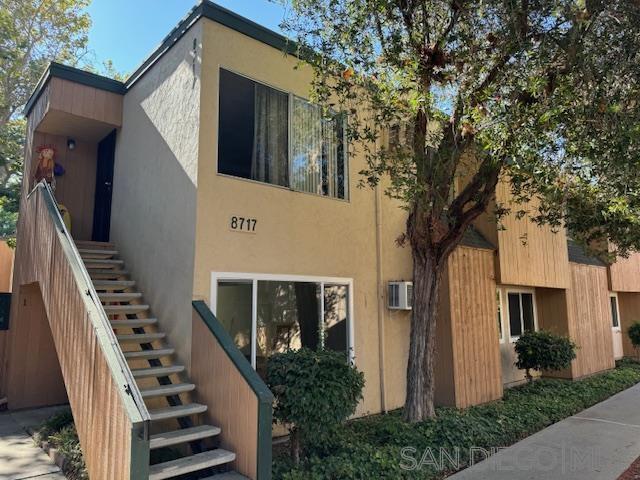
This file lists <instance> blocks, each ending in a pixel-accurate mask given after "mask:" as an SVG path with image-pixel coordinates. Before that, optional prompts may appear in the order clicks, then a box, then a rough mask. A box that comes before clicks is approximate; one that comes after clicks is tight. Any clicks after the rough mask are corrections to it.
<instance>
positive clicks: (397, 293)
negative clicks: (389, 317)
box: [387, 282, 413, 310]
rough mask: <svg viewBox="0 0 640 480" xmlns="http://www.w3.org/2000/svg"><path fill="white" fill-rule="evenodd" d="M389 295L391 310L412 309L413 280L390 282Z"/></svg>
mask: <svg viewBox="0 0 640 480" xmlns="http://www.w3.org/2000/svg"><path fill="white" fill-rule="evenodd" d="M387 297H388V298H387V300H388V305H389V308H390V309H391V310H411V305H412V304H413V282H389V290H388V294H387Z"/></svg>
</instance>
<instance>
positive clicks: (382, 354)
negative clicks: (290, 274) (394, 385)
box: [374, 185, 387, 413]
mask: <svg viewBox="0 0 640 480" xmlns="http://www.w3.org/2000/svg"><path fill="white" fill-rule="evenodd" d="M374 194H375V197H376V200H375V214H376V286H377V289H378V358H379V366H380V408H381V410H382V412H383V413H387V391H386V381H385V378H386V376H385V365H386V349H385V341H384V339H385V335H384V334H385V325H384V319H385V318H384V317H385V311H386V310H385V303H384V285H383V275H382V202H381V195H382V194H381V192H380V186H379V185H376V186H375V187H374Z"/></svg>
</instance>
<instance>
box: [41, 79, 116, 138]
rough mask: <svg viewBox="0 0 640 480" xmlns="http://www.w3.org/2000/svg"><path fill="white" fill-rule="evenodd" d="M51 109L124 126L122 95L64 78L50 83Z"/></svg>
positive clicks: (114, 125)
mask: <svg viewBox="0 0 640 480" xmlns="http://www.w3.org/2000/svg"><path fill="white" fill-rule="evenodd" d="M47 88H49V89H50V91H51V94H50V100H49V108H50V109H51V110H57V111H60V112H67V113H71V114H72V115H76V116H79V117H83V118H86V119H90V120H96V121H98V122H102V123H107V124H109V125H113V127H114V128H117V127H120V126H122V95H119V94H117V93H112V92H107V91H104V90H100V89H97V88H94V87H89V86H87V85H81V84H79V83H74V82H72V81H69V80H64V79H62V78H56V77H54V78H52V79H51V80H50V81H49V86H48V87H47Z"/></svg>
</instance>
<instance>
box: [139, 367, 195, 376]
mask: <svg viewBox="0 0 640 480" xmlns="http://www.w3.org/2000/svg"><path fill="white" fill-rule="evenodd" d="M182 372H184V365H171V366H168V367H149V368H134V369H133V370H131V373H132V374H133V378H150V377H168V376H169V375H174V374H176V373H182Z"/></svg>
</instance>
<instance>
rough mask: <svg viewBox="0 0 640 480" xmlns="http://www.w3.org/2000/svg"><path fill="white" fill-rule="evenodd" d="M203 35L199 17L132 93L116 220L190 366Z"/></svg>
mask: <svg viewBox="0 0 640 480" xmlns="http://www.w3.org/2000/svg"><path fill="white" fill-rule="evenodd" d="M201 40H202V22H198V23H197V24H196V25H194V26H193V27H191V29H190V30H189V32H188V33H187V34H186V35H184V36H183V37H182V38H181V39H180V41H179V42H178V43H177V44H176V45H175V46H174V47H173V48H172V49H171V50H169V51H168V52H167V53H166V54H165V55H164V56H163V57H162V58H161V59H160V60H159V61H158V62H157V63H156V64H155V65H154V66H153V68H152V69H150V70H149V71H148V72H147V74H146V75H145V76H144V77H143V78H142V79H140V80H139V81H138V82H137V83H135V84H134V86H133V87H132V88H131V90H129V92H128V93H127V94H126V95H125V97H124V114H123V118H124V120H123V126H122V130H121V131H120V132H119V135H118V141H117V150H116V162H115V174H114V180H113V207H112V219H111V240H112V241H114V242H115V243H116V244H117V247H118V249H119V250H120V252H121V255H122V257H123V258H124V260H125V262H126V266H127V269H128V270H129V271H131V273H132V278H133V279H135V280H136V282H137V283H138V287H139V290H140V291H141V292H142V293H143V295H144V298H145V299H146V301H147V302H148V303H149V304H150V305H151V307H152V310H153V315H155V316H156V317H158V319H159V322H160V326H161V328H162V329H163V330H164V331H166V332H167V334H168V335H169V338H170V343H171V344H172V345H173V346H174V347H175V348H176V350H177V356H178V358H179V360H180V361H181V362H184V364H185V365H189V360H190V345H191V303H190V302H191V297H192V287H193V248H194V244H195V221H196V182H197V174H198V172H197V165H198V162H197V160H198V142H199V122H200V71H201V69H200V58H199V55H200V52H201ZM194 41H195V42H196V47H197V48H196V51H195V52H194V51H193V45H194Z"/></svg>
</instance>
